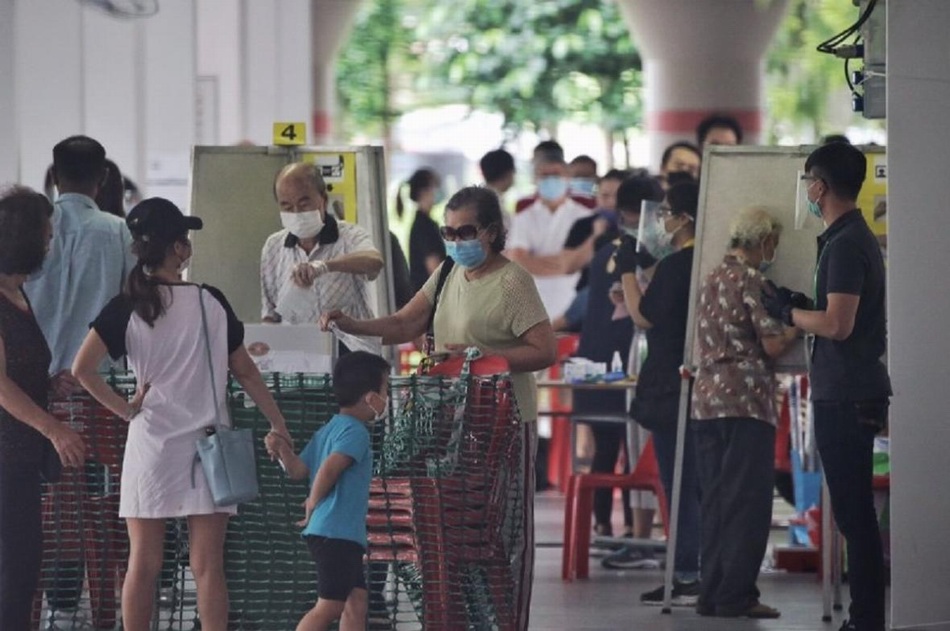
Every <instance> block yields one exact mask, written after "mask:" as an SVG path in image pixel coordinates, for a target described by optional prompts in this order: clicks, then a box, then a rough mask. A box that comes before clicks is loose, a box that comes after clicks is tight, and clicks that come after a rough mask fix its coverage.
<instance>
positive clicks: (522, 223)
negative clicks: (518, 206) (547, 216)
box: [505, 210, 531, 251]
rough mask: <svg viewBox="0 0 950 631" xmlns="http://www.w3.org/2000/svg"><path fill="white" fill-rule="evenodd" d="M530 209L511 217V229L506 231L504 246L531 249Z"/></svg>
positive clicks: (512, 248) (514, 248)
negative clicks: (506, 238)
mask: <svg viewBox="0 0 950 631" xmlns="http://www.w3.org/2000/svg"><path fill="white" fill-rule="evenodd" d="M529 212H531V211H530V210H523V211H521V212H520V213H518V214H517V215H515V216H514V217H512V218H511V230H509V231H508V242H507V244H506V246H505V247H506V248H508V249H509V250H516V249H521V250H528V251H530V250H531V241H530V236H529V235H530V233H531V216H530V215H529V214H528V213H529Z"/></svg>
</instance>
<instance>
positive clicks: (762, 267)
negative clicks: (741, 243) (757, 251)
mask: <svg viewBox="0 0 950 631" xmlns="http://www.w3.org/2000/svg"><path fill="white" fill-rule="evenodd" d="M774 262H775V250H772V258H770V259H767V258H765V248H764V247H763V248H762V260H761V261H759V271H760V272H762V273H763V274H764V273H766V272H767V271H769V269H771V267H772V263H774Z"/></svg>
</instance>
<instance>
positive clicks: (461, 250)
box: [445, 239, 488, 269]
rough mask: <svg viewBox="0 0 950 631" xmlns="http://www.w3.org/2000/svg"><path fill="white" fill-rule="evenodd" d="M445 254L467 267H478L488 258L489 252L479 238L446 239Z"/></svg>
mask: <svg viewBox="0 0 950 631" xmlns="http://www.w3.org/2000/svg"><path fill="white" fill-rule="evenodd" d="M445 255H446V256H448V257H450V258H451V259H452V260H453V261H455V262H456V263H458V264H459V265H461V266H462V267H464V268H466V269H473V268H475V267H478V266H479V265H481V264H482V263H484V262H485V259H486V258H488V253H487V252H485V248H483V247H482V242H481V241H479V240H478V239H472V240H471V241H445Z"/></svg>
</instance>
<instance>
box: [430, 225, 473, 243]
mask: <svg viewBox="0 0 950 631" xmlns="http://www.w3.org/2000/svg"><path fill="white" fill-rule="evenodd" d="M479 230H481V228H479V227H478V226H473V225H472V224H466V225H464V226H459V227H458V228H451V227H449V226H442V227H441V228H439V234H441V235H442V238H443V239H445V240H446V241H471V240H472V239H474V238H476V237H477V236H478V231H479Z"/></svg>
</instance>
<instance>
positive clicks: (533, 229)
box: [507, 160, 606, 319]
mask: <svg viewBox="0 0 950 631" xmlns="http://www.w3.org/2000/svg"><path fill="white" fill-rule="evenodd" d="M535 179H536V180H537V184H538V197H537V199H536V200H535V201H534V202H533V203H532V204H531V205H530V206H528V207H527V208H525V209H524V210H523V211H521V212H520V213H518V214H516V215H515V216H514V218H512V221H511V231H510V234H509V235H508V250H507V254H508V257H509V258H510V259H511V260H513V261H515V262H516V263H518V264H520V265H521V266H522V267H524V268H525V269H526V270H527V271H528V272H529V273H530V274H531V275H532V276H533V277H534V282H535V284H536V285H537V287H538V293H539V294H541V301H542V302H543V303H544V308H545V309H546V310H547V312H548V315H549V316H550V317H551V318H552V319H554V318H556V317H557V316H559V315H561V314H563V313H564V311H565V310H566V309H567V307H568V306H569V305H570V304H571V300H572V299H573V298H574V293H575V285H577V280H578V278H579V276H580V274H579V272H580V270H581V269H582V268H583V267H584V266H585V265H587V264H588V263H590V259H591V257H592V256H593V254H594V240H595V239H596V237H597V236H598V235H599V234H601V233H602V232H603V231H604V229H605V228H606V222H603V221H600V222H597V223H596V225H595V229H594V234H592V235H591V236H590V238H588V239H587V241H585V242H584V243H583V244H582V245H580V246H578V247H576V248H565V247H564V244H565V242H566V241H567V235H568V233H570V231H571V226H573V225H574V222H575V221H577V220H578V219H582V218H584V217H587V216H589V215H590V210H589V209H588V208H586V207H585V206H583V205H581V204H580V203H578V202H576V201H574V200H573V199H571V197H570V179H569V175H568V168H567V164H565V163H564V161H563V160H549V161H540V162H536V164H535Z"/></svg>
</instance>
